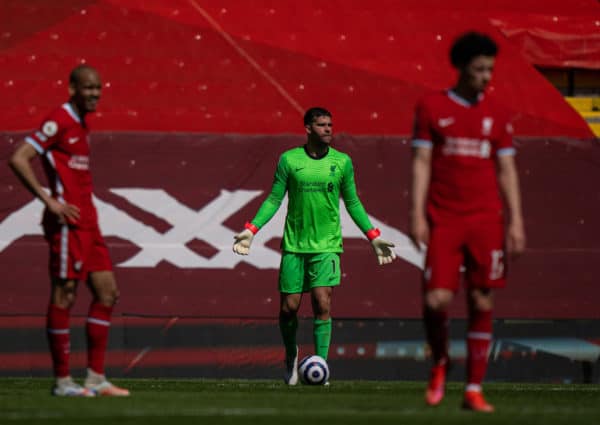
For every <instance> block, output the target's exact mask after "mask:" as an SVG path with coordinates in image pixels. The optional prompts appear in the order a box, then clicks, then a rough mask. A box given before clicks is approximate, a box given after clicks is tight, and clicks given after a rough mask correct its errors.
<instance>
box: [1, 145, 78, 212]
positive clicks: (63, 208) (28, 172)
mask: <svg viewBox="0 0 600 425" xmlns="http://www.w3.org/2000/svg"><path fill="white" fill-rule="evenodd" d="M37 154H38V152H37V151H36V149H35V148H34V147H33V145H31V144H30V143H27V142H21V143H20V144H19V145H18V146H17V148H16V150H15V151H14V153H13V154H12V156H11V157H10V159H9V160H8V164H9V166H10V168H11V169H12V170H13V172H14V173H15V174H16V176H17V177H18V178H19V180H21V182H22V183H23V185H24V186H25V187H26V188H27V190H29V191H30V192H31V193H32V194H33V196H35V197H37V198H39V199H40V200H41V201H42V202H43V203H44V204H45V205H46V207H47V208H48V209H49V210H50V211H51V212H53V213H54V214H56V215H57V216H58V217H59V220H60V221H61V222H63V223H64V222H65V221H67V220H68V221H71V222H74V221H77V220H79V208H78V207H76V206H75V205H70V204H62V203H60V202H59V201H57V200H56V199H54V198H52V197H51V196H50V195H49V194H48V193H46V191H45V190H44V189H43V188H42V185H41V184H40V182H39V180H38V178H37V177H36V175H35V172H34V171H33V167H32V166H31V161H32V160H33V158H35V157H36V156H37Z"/></svg>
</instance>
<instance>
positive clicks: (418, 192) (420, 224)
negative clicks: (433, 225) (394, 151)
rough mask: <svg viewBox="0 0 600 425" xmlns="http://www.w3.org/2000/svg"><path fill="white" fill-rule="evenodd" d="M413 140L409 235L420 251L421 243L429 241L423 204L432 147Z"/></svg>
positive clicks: (426, 189) (425, 195) (427, 183)
mask: <svg viewBox="0 0 600 425" xmlns="http://www.w3.org/2000/svg"><path fill="white" fill-rule="evenodd" d="M415 142H416V141H415ZM415 142H413V149H412V181H411V197H410V202H411V206H410V214H409V215H410V233H409V236H410V239H411V240H412V241H413V243H414V245H415V247H416V248H417V249H418V250H419V251H420V250H421V247H422V244H427V243H428V242H429V224H428V223H427V213H426V211H425V204H426V200H427V191H428V190H429V180H430V178H431V155H432V148H431V147H430V146H428V145H426V144H425V143H423V142H421V144H420V145H419V144H418V143H416V144H415Z"/></svg>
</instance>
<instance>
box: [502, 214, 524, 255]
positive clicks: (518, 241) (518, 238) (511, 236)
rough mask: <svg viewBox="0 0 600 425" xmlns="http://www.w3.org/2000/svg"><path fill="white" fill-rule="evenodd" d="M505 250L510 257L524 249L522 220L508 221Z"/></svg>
mask: <svg viewBox="0 0 600 425" xmlns="http://www.w3.org/2000/svg"><path fill="white" fill-rule="evenodd" d="M506 250H507V251H508V254H509V255H510V256H511V257H512V258H517V257H518V256H520V255H521V254H522V253H523V251H525V230H524V229H523V223H522V222H514V223H509V225H508V227H507V229H506Z"/></svg>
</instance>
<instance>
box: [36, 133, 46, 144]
mask: <svg viewBox="0 0 600 425" xmlns="http://www.w3.org/2000/svg"><path fill="white" fill-rule="evenodd" d="M35 137H37V138H38V139H40V141H41V142H45V141H46V140H48V138H47V137H46V136H45V135H44V133H42V132H41V131H36V132H35Z"/></svg>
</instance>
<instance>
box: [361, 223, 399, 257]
mask: <svg viewBox="0 0 600 425" xmlns="http://www.w3.org/2000/svg"><path fill="white" fill-rule="evenodd" d="M379 235H381V232H380V231H379V229H371V230H369V231H368V232H367V238H369V240H370V241H371V246H372V247H373V251H375V255H376V256H377V262H378V263H379V265H380V266H381V265H383V264H390V263H391V262H392V261H394V260H395V259H396V253H395V252H394V251H393V250H392V248H393V247H394V246H395V245H394V244H393V243H391V242H388V241H385V240H383V239H381V238H380V237H379Z"/></svg>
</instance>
